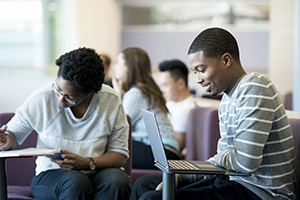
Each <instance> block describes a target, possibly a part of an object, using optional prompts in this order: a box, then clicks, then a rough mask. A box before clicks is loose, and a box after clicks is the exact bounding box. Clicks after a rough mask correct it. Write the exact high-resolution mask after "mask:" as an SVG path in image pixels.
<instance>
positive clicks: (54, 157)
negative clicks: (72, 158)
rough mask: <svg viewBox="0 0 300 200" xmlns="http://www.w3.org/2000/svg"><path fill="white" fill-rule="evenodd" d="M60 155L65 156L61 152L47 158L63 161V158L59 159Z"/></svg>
mask: <svg viewBox="0 0 300 200" xmlns="http://www.w3.org/2000/svg"><path fill="white" fill-rule="evenodd" d="M62 154H65V153H63V152H60V153H56V154H55V155H53V156H48V157H49V158H53V159H55V160H65V159H64V158H62V157H61V155H62Z"/></svg>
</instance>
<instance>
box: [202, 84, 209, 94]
mask: <svg viewBox="0 0 300 200" xmlns="http://www.w3.org/2000/svg"><path fill="white" fill-rule="evenodd" d="M202 87H203V88H204V91H205V92H209V89H210V84H208V85H205V86H202Z"/></svg>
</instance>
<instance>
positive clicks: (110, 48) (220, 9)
mask: <svg viewBox="0 0 300 200" xmlns="http://www.w3.org/2000/svg"><path fill="white" fill-rule="evenodd" d="M296 1H297V0H285V1H282V0H227V1H226V0H223V1H221V0H211V1H205V0H185V1H180V0H0V91H1V94H2V95H1V98H0V112H14V111H15V109H16V108H17V107H18V106H20V105H21V103H22V102H23V101H24V100H25V99H26V97H27V96H28V95H29V94H30V93H31V92H32V91H33V90H34V89H36V88H39V87H41V86H43V85H44V84H47V83H49V82H52V81H54V79H55V77H56V72H57V67H56V66H55V65H54V63H55V60H56V59H57V58H58V57H59V56H60V55H61V54H63V53H65V52H68V51H71V50H73V49H76V48H78V47H83V46H85V47H90V48H94V49H95V50H96V51H97V52H98V53H99V54H102V53H105V54H107V55H109V56H110V57H111V59H112V65H113V64H114V62H115V60H116V57H117V55H118V53H119V52H120V51H121V50H122V49H123V48H126V47H133V46H134V47H140V48H142V49H144V50H145V51H146V52H147V53H148V55H149V57H150V59H151V62H152V66H153V75H154V77H155V78H158V76H156V75H157V74H156V72H157V66H158V64H159V63H160V62H161V61H163V60H165V59H173V58H177V59H181V60H182V61H183V62H185V63H186V65H187V66H189V65H188V60H187V55H186V54H187V50H188V47H189V45H190V43H191V42H192V40H193V39H194V37H195V36H196V35H197V34H198V33H199V32H201V31H202V30H203V29H206V28H208V27H214V26H218V27H222V28H225V29H227V30H229V31H230V32H231V33H232V34H233V35H234V36H235V37H236V39H237V41H238V43H239V46H240V54H241V61H242V65H243V66H244V68H245V69H246V71H247V72H260V73H264V74H266V75H267V76H269V77H270V78H271V80H272V81H273V82H274V83H275V85H276V87H277V89H278V90H279V92H280V93H281V94H282V95H284V94H286V93H288V92H291V91H294V90H293V89H294V88H295V83H294V82H295V81H294V78H293V77H294V75H295V73H297V70H295V56H294V55H295V53H294V51H295V48H294V47H295V44H296V43H295V38H296V37H294V36H295V28H296V27H295V24H296V23H295V22H296V21H298V22H299V19H298V18H297V17H296V16H297V13H295V10H297V9H295V2H296ZM298 7H299V6H298ZM298 15H299V14H298ZM299 23H300V22H299ZM297 68H300V67H297ZM111 73H112V71H110V72H109V75H111ZM299 75H300V74H299ZM195 79H196V76H195V75H193V74H191V75H190V78H189V80H190V83H189V87H190V88H191V89H193V90H195V91H196V95H198V96H201V95H202V94H203V91H202V89H201V87H200V86H198V85H197V84H196V80H195ZM295 109H296V108H295ZM299 111H300V110H299Z"/></svg>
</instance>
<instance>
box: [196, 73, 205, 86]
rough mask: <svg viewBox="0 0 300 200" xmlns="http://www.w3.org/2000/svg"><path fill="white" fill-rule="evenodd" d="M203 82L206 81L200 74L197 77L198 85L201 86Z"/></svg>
mask: <svg viewBox="0 0 300 200" xmlns="http://www.w3.org/2000/svg"><path fill="white" fill-rule="evenodd" d="M203 82H204V79H203V78H202V77H201V75H200V73H198V75H197V83H198V84H201V83H203Z"/></svg>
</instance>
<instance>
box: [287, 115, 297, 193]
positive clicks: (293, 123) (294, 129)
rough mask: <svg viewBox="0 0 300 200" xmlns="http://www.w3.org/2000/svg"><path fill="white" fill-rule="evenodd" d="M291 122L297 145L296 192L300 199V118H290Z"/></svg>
mask: <svg viewBox="0 0 300 200" xmlns="http://www.w3.org/2000/svg"><path fill="white" fill-rule="evenodd" d="M289 122H290V125H291V128H292V132H293V136H294V145H295V157H296V169H295V173H296V188H295V194H296V196H297V199H300V148H299V147H300V118H289Z"/></svg>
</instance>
